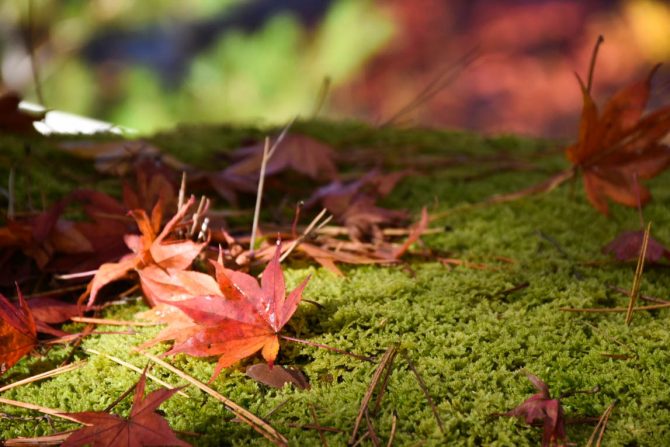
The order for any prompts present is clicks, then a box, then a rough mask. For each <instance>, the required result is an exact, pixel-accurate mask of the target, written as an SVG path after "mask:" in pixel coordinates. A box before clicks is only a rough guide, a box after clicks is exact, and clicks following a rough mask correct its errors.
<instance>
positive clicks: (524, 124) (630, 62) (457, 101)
mask: <svg viewBox="0 0 670 447" xmlns="http://www.w3.org/2000/svg"><path fill="white" fill-rule="evenodd" d="M629 3H630V2H629ZM633 3H635V2H633ZM380 6H381V7H384V8H385V9H386V10H387V12H388V14H390V15H392V16H393V17H394V21H395V22H396V24H397V27H398V29H397V32H396V35H395V37H394V39H393V41H392V42H391V43H390V44H389V45H388V47H387V49H386V51H384V52H383V53H382V54H380V55H379V56H378V57H376V58H375V59H374V60H373V61H372V62H371V63H370V64H368V66H367V67H366V68H365V70H364V72H363V73H362V74H361V75H360V76H359V77H358V78H357V79H355V80H353V81H352V82H351V83H350V84H349V85H347V86H345V87H343V88H340V89H338V90H337V91H335V92H334V95H333V106H334V108H335V109H337V110H339V111H340V112H341V113H342V114H345V115H354V116H358V117H362V118H366V119H370V120H372V121H375V122H379V123H381V122H384V121H385V120H386V119H388V118H390V117H391V116H393V115H394V114H395V113H396V112H397V111H398V110H400V109H401V108H402V107H403V106H405V105H406V104H407V103H409V102H411V101H412V100H413V99H414V98H416V97H417V95H419V93H420V92H421V90H422V89H424V88H425V87H426V85H428V84H430V83H431V81H434V80H435V79H437V78H438V77H439V76H440V75H441V74H443V73H445V72H447V71H449V70H453V69H454V68H455V67H457V66H458V64H459V63H461V62H459V61H460V60H461V59H462V58H463V57H464V55H465V54H467V53H468V52H469V51H472V50H476V52H477V54H478V57H477V58H476V60H475V61H474V62H473V63H471V64H469V65H467V66H465V67H462V68H463V70H462V72H461V73H460V74H459V75H458V76H457V78H456V79H454V80H453V82H450V83H449V84H448V85H447V86H446V88H444V89H442V90H441V91H439V92H438V93H437V94H436V95H434V96H433V97H431V99H430V100H428V101H426V102H425V103H423V104H421V105H420V106H418V107H416V108H414V109H413V110H412V111H411V113H409V114H407V115H406V116H403V117H402V118H404V119H405V120H409V121H412V123H413V124H418V125H427V126H447V127H457V128H470V129H477V130H482V131H487V132H499V131H513V132H520V133H523V134H532V135H542V136H566V135H567V136H569V135H571V134H574V131H575V129H576V128H577V121H578V118H579V110H580V108H581V95H580V92H579V88H578V86H577V83H576V80H575V76H574V71H575V70H576V69H579V68H580V67H585V66H587V64H588V59H589V56H590V52H591V48H592V45H593V42H594V41H595V39H596V37H597V36H598V35H599V34H602V35H604V36H605V41H606V45H605V46H604V47H603V49H602V54H601V56H600V60H599V63H598V69H597V72H596V78H597V81H598V91H597V92H595V93H596V94H597V95H601V94H603V95H607V94H608V93H611V91H612V90H613V89H614V88H615V87H616V86H617V85H622V84H625V83H626V82H628V81H630V80H631V79H633V78H635V77H637V76H639V75H640V74H641V73H645V72H648V70H649V68H650V67H651V66H652V65H654V63H656V62H658V61H657V60H652V59H653V58H652V57H651V56H649V54H650V51H648V50H649V49H648V48H645V47H644V46H643V45H642V41H641V40H640V39H639V38H638V37H639V36H637V35H636V31H635V30H636V29H637V28H636V27H635V25H636V23H635V22H634V17H633V16H634V14H633V13H632V12H631V7H630V5H627V4H625V3H622V2H618V1H607V0H598V1H590V2H582V1H576V0H562V1H560V0H544V1H524V0H514V1H504V2H503V1H492V0H475V1H449V2H447V1H443V0H411V1H410V0H388V1H385V2H383V3H380ZM635 17H637V16H635ZM659 78H664V79H665V80H666V81H667V79H668V76H667V73H665V74H664V73H661V74H660V76H659ZM652 102H654V101H653V100H652Z"/></svg>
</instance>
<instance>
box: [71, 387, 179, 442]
mask: <svg viewBox="0 0 670 447" xmlns="http://www.w3.org/2000/svg"><path fill="white" fill-rule="evenodd" d="M145 384H146V377H145V375H144V374H142V376H141V377H140V380H139V382H138V383H137V385H136V387H135V396H134V398H133V407H132V409H131V411H130V417H129V418H128V419H124V418H122V417H120V416H117V415H115V414H109V413H105V412H100V411H86V412H82V413H64V415H67V416H69V417H70V418H73V419H76V420H77V421H79V422H81V423H82V424H88V425H87V426H86V427H83V428H80V429H79V430H77V431H75V432H74V433H72V434H71V435H70V436H69V437H68V438H67V440H66V441H65V442H64V443H63V444H62V445H63V447H76V446H83V445H92V446H93V447H139V446H156V445H161V446H163V445H164V446H190V444H189V443H187V442H185V441H182V440H181V439H179V438H177V436H176V435H175V434H174V432H173V431H172V429H171V428H170V426H169V425H168V423H167V421H166V420H165V419H164V418H163V417H162V416H161V415H159V414H158V413H156V409H157V408H158V406H159V405H160V404H162V403H163V402H164V401H166V400H167V399H169V398H170V397H172V395H173V394H174V393H176V392H177V391H179V389H178V388H175V389H171V390H168V389H160V390H156V391H154V392H152V393H150V394H148V395H146V396H145V395H144V388H145Z"/></svg>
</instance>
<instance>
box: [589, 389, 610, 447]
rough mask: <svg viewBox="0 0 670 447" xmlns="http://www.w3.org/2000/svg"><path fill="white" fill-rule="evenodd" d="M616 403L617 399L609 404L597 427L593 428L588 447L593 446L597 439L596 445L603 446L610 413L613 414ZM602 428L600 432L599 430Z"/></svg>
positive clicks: (597, 446)
mask: <svg viewBox="0 0 670 447" xmlns="http://www.w3.org/2000/svg"><path fill="white" fill-rule="evenodd" d="M615 405H616V400H615V401H614V402H612V403H611V404H609V406H608V407H607V408H606V409H605V411H604V412H603V414H602V416H600V419H598V423H597V424H596V426H595V428H594V429H593V433H591V436H590V437H589V440H588V441H587V443H586V447H591V446H592V445H593V442H594V441H596V447H601V445H602V441H603V436H604V435H605V428H607V422H608V421H609V419H610V415H611V414H612V411H613V410H614V406H615ZM599 430H600V432H598V431H599ZM596 435H597V436H598V439H597V440H596Z"/></svg>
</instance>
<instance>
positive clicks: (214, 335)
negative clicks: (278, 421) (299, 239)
mask: <svg viewBox="0 0 670 447" xmlns="http://www.w3.org/2000/svg"><path fill="white" fill-rule="evenodd" d="M279 255H280V247H279V245H278V246H277V249H276V250H275V254H274V257H273V258H272V260H271V261H270V262H269V263H268V265H267V267H266V268H265V270H264V271H263V276H262V279H261V284H260V286H259V284H258V282H257V281H256V279H255V278H254V277H252V276H250V275H247V274H246V273H242V272H236V271H233V270H228V269H226V268H224V267H223V266H222V265H221V264H219V263H215V267H216V279H217V282H218V284H219V288H220V290H221V294H220V295H203V296H196V297H193V298H189V299H185V300H182V301H171V302H169V304H170V305H172V306H175V307H177V308H178V309H180V310H181V311H182V312H184V313H185V314H186V315H187V316H188V317H189V318H190V319H191V320H192V322H193V324H191V325H190V326H188V327H184V326H183V325H176V326H175V327H174V328H170V327H168V328H166V329H165V330H164V331H163V332H161V333H160V334H158V336H157V337H156V338H155V339H154V340H152V341H151V342H150V343H149V344H154V343H157V342H159V341H164V340H175V344H174V346H173V347H172V349H170V350H169V351H168V352H167V354H177V353H180V352H183V353H185V354H189V355H193V356H198V357H208V356H215V355H218V356H220V357H219V361H218V363H217V364H216V367H215V369H214V373H213V374H212V379H211V380H214V379H215V378H216V376H218V375H219V373H220V372H221V370H222V369H223V368H226V367H228V366H230V365H232V364H234V363H235V362H238V361H239V360H241V359H243V358H245V357H248V356H250V355H252V354H254V353H256V352H257V351H261V353H262V355H263V358H264V359H265V360H266V361H267V362H268V363H269V364H270V365H272V364H273V362H274V361H275V359H276V358H277V353H278V352H279V336H278V334H279V332H280V331H281V329H282V328H283V327H284V325H285V324H286V323H287V322H288V320H289V319H290V318H291V316H292V315H293V313H294V312H295V311H296V309H297V308H298V304H299V303H300V300H301V299H302V292H303V290H304V288H305V286H306V285H307V281H308V280H309V277H308V278H306V279H305V280H304V281H303V282H302V283H301V284H300V285H299V286H298V287H296V288H295V289H294V290H293V291H292V292H291V293H290V294H289V295H288V296H286V284H285V282H284V274H283V272H282V270H281V268H280V266H279Z"/></svg>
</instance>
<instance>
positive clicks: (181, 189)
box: [177, 171, 186, 211]
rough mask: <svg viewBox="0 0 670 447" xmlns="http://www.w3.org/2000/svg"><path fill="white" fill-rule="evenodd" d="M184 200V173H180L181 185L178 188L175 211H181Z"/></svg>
mask: <svg viewBox="0 0 670 447" xmlns="http://www.w3.org/2000/svg"><path fill="white" fill-rule="evenodd" d="M185 200H186V172H185V171H183V172H182V173H181V184H180V186H179V196H178V198H177V211H179V210H181V208H182V207H183V206H184V201H185Z"/></svg>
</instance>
